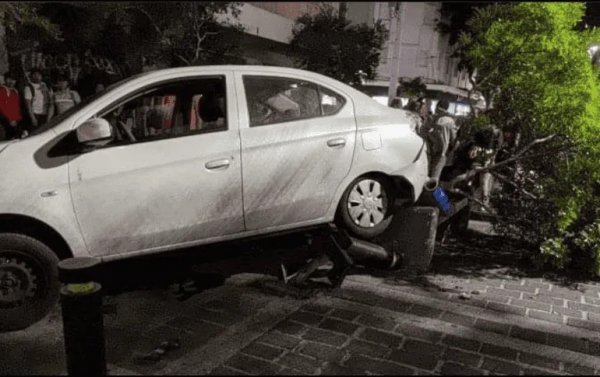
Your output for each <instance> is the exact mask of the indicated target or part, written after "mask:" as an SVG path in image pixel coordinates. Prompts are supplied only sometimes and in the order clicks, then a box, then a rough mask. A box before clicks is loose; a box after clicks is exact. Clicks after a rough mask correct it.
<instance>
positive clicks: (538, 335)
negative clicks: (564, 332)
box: [510, 326, 548, 344]
mask: <svg viewBox="0 0 600 377" xmlns="http://www.w3.org/2000/svg"><path fill="white" fill-rule="evenodd" d="M510 336H512V337H514V338H518V339H523V340H527V341H530V342H537V343H542V344H546V342H547V338H548V333H545V332H542V331H538V330H532V329H527V328H524V327H519V326H513V327H512V328H511V330H510Z"/></svg>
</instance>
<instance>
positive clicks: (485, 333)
mask: <svg viewBox="0 0 600 377" xmlns="http://www.w3.org/2000/svg"><path fill="white" fill-rule="evenodd" d="M273 287H275V288H277V287H279V288H280V289H273ZM286 292H287V293H289V294H286ZM294 292H295V291H294V290H286V288H285V287H284V286H283V285H282V284H281V283H279V282H277V281H276V280H275V278H273V277H272V276H265V275H260V274H250V273H243V274H236V275H234V276H233V277H231V278H230V279H229V280H227V282H226V284H225V285H223V286H221V287H218V288H214V289H210V290H208V291H205V292H203V293H201V294H198V295H195V296H192V297H191V298H189V299H188V300H185V301H178V300H177V299H176V298H175V297H174V296H173V295H172V294H171V293H169V292H168V291H166V290H160V289H154V290H147V291H137V292H130V293H125V294H121V295H118V296H116V297H114V298H113V299H112V301H114V303H115V306H116V308H117V310H116V312H117V314H116V315H107V316H106V317H105V330H106V349H107V359H108V362H109V374H130V375H135V374H152V375H159V374H188V375H190V374H192V375H195V374H218V375H231V374H362V375H364V374H394V375H399V374H400V375H402V374H406V375H416V374H418V375H420V374H515V375H519V374H545V375H549V374H587V375H593V374H596V375H598V374H600V371H599V369H600V326H599V325H600V284H598V283H590V282H586V283H573V284H571V285H565V284H564V283H561V282H559V281H555V280H551V279H549V278H548V277H544V276H538V275H537V274H536V273H535V271H533V270H532V269H529V268H527V265H526V264H525V263H522V262H520V252H519V250H510V249H509V248H508V247H507V246H506V245H502V244H500V243H499V242H498V240H497V239H494V238H488V239H482V240H480V241H477V242H471V243H470V246H466V245H465V244H460V243H456V242H454V243H452V242H451V243H450V244H448V245H445V246H443V247H442V246H440V245H437V246H436V255H435V257H434V260H433V265H432V271H431V272H430V273H428V274H426V275H425V276H422V277H420V278H418V279H411V278H409V277H407V276H403V275H402V274H401V273H399V272H389V271H365V270H355V271H353V272H352V273H351V274H350V275H349V276H348V278H347V279H346V281H345V282H344V284H343V285H342V287H341V288H339V289H335V290H314V291H312V292H310V294H307V297H308V298H298V296H297V295H294ZM61 326H62V325H61V324H60V316H59V313H58V311H56V312H55V313H54V315H53V316H51V317H49V318H47V319H46V320H45V323H44V324H39V326H38V325H36V326H34V328H31V329H28V330H27V331H22V332H18V333H13V334H12V335H11V334H0V354H2V355H3V359H4V360H3V363H2V364H0V371H1V372H0V374H60V373H62V374H64V354H63V349H62V347H63V346H62V339H61V338H60V335H61V334H60V330H61ZM169 339H177V340H179V342H180V344H181V347H180V348H179V349H177V350H173V351H169V352H167V353H166V354H165V355H164V356H163V357H162V359H161V360H160V361H155V362H153V361H147V360H144V359H143V356H144V355H146V354H147V353H148V352H150V351H152V350H153V349H154V348H156V347H157V346H158V345H159V344H160V343H161V342H163V341H165V340H169ZM15 345H16V347H15ZM4 355H6V357H5V356H4ZM26 359H27V360H31V361H29V362H28V364H27V365H19V364H18V362H19V360H26ZM4 361H6V362H4Z"/></svg>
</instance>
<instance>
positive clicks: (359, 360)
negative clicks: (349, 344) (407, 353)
mask: <svg viewBox="0 0 600 377" xmlns="http://www.w3.org/2000/svg"><path fill="white" fill-rule="evenodd" d="M344 365H345V366H346V367H348V368H350V369H352V370H360V371H364V372H371V373H376V374H383V375H393V376H400V375H412V374H413V369H411V368H407V367H403V366H401V365H398V364H394V363H390V362H387V361H382V360H374V359H371V358H369V357H366V356H361V355H352V356H350V358H349V359H348V360H346V362H345V363H344ZM363 375H364V373H363Z"/></svg>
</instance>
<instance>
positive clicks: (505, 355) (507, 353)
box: [480, 343, 517, 360]
mask: <svg viewBox="0 0 600 377" xmlns="http://www.w3.org/2000/svg"><path fill="white" fill-rule="evenodd" d="M480 352H481V353H483V354H486V355H490V356H494V357H499V358H501V359H507V360H516V359H517V351H516V350H514V349H512V348H508V347H502V346H497V345H495V344H490V343H484V344H483V346H482V347H481V351H480Z"/></svg>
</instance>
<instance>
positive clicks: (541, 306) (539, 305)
mask: <svg viewBox="0 0 600 377" xmlns="http://www.w3.org/2000/svg"><path fill="white" fill-rule="evenodd" d="M510 305H515V306H522V307H524V308H529V309H536V310H542V311H545V312H549V311H550V309H551V308H552V305H550V304H546V303H543V302H537V301H534V300H517V299H511V300H510Z"/></svg>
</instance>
